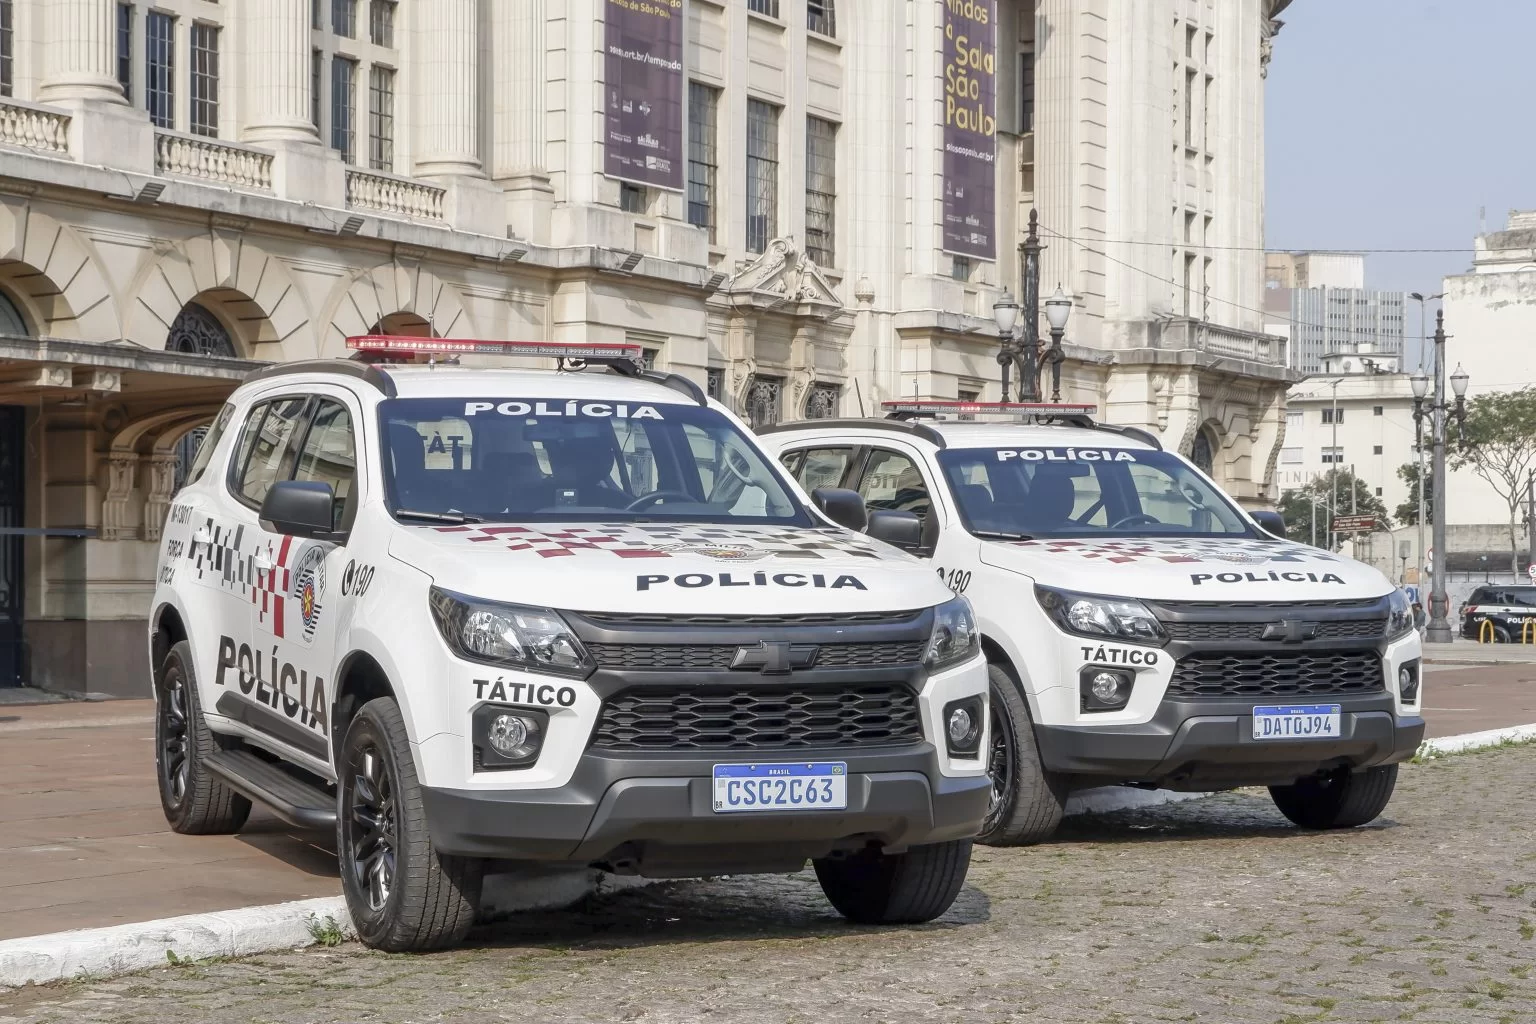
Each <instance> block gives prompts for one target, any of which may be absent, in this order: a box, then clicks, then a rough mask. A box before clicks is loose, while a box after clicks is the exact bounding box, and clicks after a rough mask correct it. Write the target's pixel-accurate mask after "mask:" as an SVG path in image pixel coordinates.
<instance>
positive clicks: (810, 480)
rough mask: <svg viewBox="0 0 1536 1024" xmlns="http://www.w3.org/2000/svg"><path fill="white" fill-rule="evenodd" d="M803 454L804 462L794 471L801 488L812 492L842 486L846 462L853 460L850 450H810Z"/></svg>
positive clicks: (846, 469) (846, 466)
mask: <svg viewBox="0 0 1536 1024" xmlns="http://www.w3.org/2000/svg"><path fill="white" fill-rule="evenodd" d="M803 454H804V455H805V459H804V461H803V462H801V463H800V465H799V466H798V467H797V468H796V469H795V479H797V480H799V481H800V486H801V487H804V488H805V489H806V490H807V491H814V490H815V489H816V488H818V487H841V486H842V483H843V476H844V474H845V473H847V472H848V462H849V460H850V459H852V458H853V449H852V448H811V449H809V450H808V451H806V452H804V453H803Z"/></svg>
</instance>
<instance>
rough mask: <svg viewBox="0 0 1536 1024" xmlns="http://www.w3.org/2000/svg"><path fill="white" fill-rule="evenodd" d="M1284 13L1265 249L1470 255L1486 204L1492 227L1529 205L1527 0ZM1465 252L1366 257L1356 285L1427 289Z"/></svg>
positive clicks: (1460, 263)
mask: <svg viewBox="0 0 1536 1024" xmlns="http://www.w3.org/2000/svg"><path fill="white" fill-rule="evenodd" d="M1281 20H1282V21H1284V22H1285V27H1284V28H1283V29H1282V30H1281V31H1280V34H1279V35H1278V36H1277V37H1276V38H1275V52H1274V59H1273V60H1272V61H1271V63H1270V67H1269V80H1268V83H1267V115H1266V116H1267V121H1268V124H1267V135H1266V141H1265V146H1266V155H1267V164H1268V166H1267V169H1266V175H1267V177H1266V187H1267V192H1268V195H1267V200H1266V236H1267V237H1266V245H1267V246H1268V247H1269V248H1271V249H1296V250H1299V249H1349V250H1366V249H1417V248H1428V249H1470V248H1471V247H1472V244H1473V239H1474V238H1475V237H1476V235H1477V234H1478V233H1479V230H1478V209H1479V208H1480V207H1483V208H1486V210H1487V217H1486V220H1487V230H1490V231H1496V230H1501V229H1502V228H1503V227H1504V221H1505V217H1506V216H1507V215H1508V213H1509V211H1510V210H1511V209H1536V115H1533V105H1536V88H1533V85H1536V82H1533V78H1532V67H1533V64H1532V60H1531V45H1532V41H1533V40H1536V0H1439V2H1428V0H1295V2H1294V3H1292V4H1291V6H1290V7H1289V8H1288V9H1287V10H1286V11H1285V13H1284V14H1283V15H1281ZM1471 259H1472V257H1471V254H1470V253H1469V252H1452V253H1422V254H1385V253H1383V254H1374V255H1370V256H1368V257H1367V258H1366V263H1365V273H1366V285H1367V287H1371V288H1381V289H1386V290H1392V291H1405V292H1421V293H1423V294H1425V295H1431V294H1434V293H1436V292H1440V291H1442V290H1443V288H1442V287H1441V279H1442V278H1443V277H1444V276H1445V275H1447V274H1458V273H1463V272H1465V271H1466V270H1467V269H1468V267H1469V266H1470V265H1471ZM1430 315H1431V316H1433V307H1431V312H1430ZM1407 327H1408V331H1409V333H1417V330H1418V307H1417V304H1415V303H1411V302H1410V303H1409V311H1408V324H1407Z"/></svg>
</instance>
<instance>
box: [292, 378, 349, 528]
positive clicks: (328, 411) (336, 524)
mask: <svg viewBox="0 0 1536 1024" xmlns="http://www.w3.org/2000/svg"><path fill="white" fill-rule="evenodd" d="M293 478H294V479H295V480H312V481H316V482H318V483H325V484H330V485H331V489H332V490H333V491H334V492H335V494H336V502H335V505H334V506H333V509H332V515H331V519H332V529H334V530H338V531H339V530H341V528H342V526H343V524H344V523H345V522H346V519H347V507H348V502H349V501H350V500H351V498H352V491H353V488H354V487H355V486H356V480H357V449H356V447H355V445H354V443H353V438H352V416H351V414H350V413H348V412H347V407H346V406H344V405H342V404H341V403H340V402H333V401H329V400H325V401H321V402H320V403H319V404H318V406H317V407H316V409H315V415H314V418H313V419H312V420H310V424H309V434H308V435H307V436H306V437H305V438H304V447H303V448H302V449H301V450H300V451H299V461H298V465H297V466H296V467H295V468H294V473H293Z"/></svg>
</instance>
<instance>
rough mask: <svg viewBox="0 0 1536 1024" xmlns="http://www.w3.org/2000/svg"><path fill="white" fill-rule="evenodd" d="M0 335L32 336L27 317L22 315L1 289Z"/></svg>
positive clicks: (13, 336)
mask: <svg viewBox="0 0 1536 1024" xmlns="http://www.w3.org/2000/svg"><path fill="white" fill-rule="evenodd" d="M0 336H3V337H7V338H30V337H32V329H31V328H30V327H28V326H27V318H26V317H24V316H22V314H21V309H20V308H19V307H18V306H17V305H16V303H15V302H14V301H13V300H12V299H11V297H10V296H9V295H7V294H5V292H3V291H0Z"/></svg>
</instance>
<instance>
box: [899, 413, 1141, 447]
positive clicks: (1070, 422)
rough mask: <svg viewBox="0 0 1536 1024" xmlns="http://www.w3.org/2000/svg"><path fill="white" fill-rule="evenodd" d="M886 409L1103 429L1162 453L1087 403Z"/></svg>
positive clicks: (908, 416)
mask: <svg viewBox="0 0 1536 1024" xmlns="http://www.w3.org/2000/svg"><path fill="white" fill-rule="evenodd" d="M884 406H885V408H887V409H890V410H891V411H890V412H888V413H886V418H887V419H892V420H901V421H910V420H915V419H920V418H923V419H936V418H938V417H939V416H941V415H944V414H951V415H967V414H969V415H975V414H977V413H981V414H987V413H1000V414H1003V415H1011V416H1017V417H1020V418H1021V419H1022V418H1023V417H1029V418H1030V420H1032V421H1033V422H1035V423H1038V424H1047V425H1048V424H1061V425H1063V426H1068V427H1078V428H1081V429H1083V430H1102V431H1105V432H1107V433H1111V434H1119V435H1120V436H1121V437H1128V438H1130V439H1132V440H1135V441H1141V442H1143V443H1145V444H1148V445H1150V446H1151V447H1152V448H1154V449H1156V450H1157V451H1162V450H1163V445H1162V442H1160V441H1159V440H1158V439H1157V438H1156V437H1155V436H1153V435H1152V434H1151V433H1150V432H1148V431H1146V430H1143V429H1141V428H1140V427H1123V426H1120V425H1118V424H1115V423H1100V422H1099V421H1097V420H1095V419H1094V418H1093V412H1092V410H1093V408H1094V407H1093V406H1091V405H1087V404H1056V403H1053V404H1049V405H1048V404H1045V403H1043V402H1014V403H1008V402H948V401H911V402H904V401H896V402H886V403H884Z"/></svg>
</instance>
